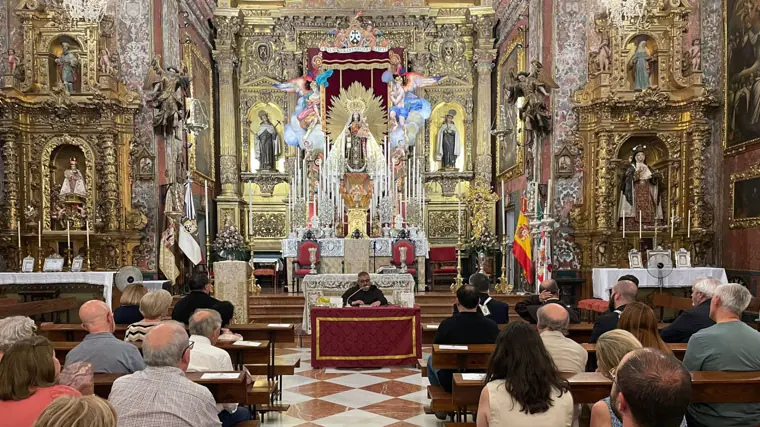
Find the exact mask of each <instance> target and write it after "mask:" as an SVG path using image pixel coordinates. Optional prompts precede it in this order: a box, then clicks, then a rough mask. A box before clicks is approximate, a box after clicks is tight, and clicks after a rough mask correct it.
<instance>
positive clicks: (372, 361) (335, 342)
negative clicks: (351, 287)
mask: <svg viewBox="0 0 760 427" xmlns="http://www.w3.org/2000/svg"><path fill="white" fill-rule="evenodd" d="M311 332H312V337H311V366H312V367H314V368H324V367H346V368H356V367H369V366H397V365H414V364H416V363H417V359H419V358H421V357H422V324H421V323H420V308H419V306H416V305H415V306H414V308H402V307H395V306H387V307H346V308H327V307H314V308H313V309H312V310H311Z"/></svg>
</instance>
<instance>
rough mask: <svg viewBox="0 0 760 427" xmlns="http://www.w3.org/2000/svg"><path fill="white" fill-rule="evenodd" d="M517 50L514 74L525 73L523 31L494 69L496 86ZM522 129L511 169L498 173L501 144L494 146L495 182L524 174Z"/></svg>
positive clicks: (499, 90)
mask: <svg viewBox="0 0 760 427" xmlns="http://www.w3.org/2000/svg"><path fill="white" fill-rule="evenodd" d="M515 50H517V70H515V71H516V72H520V71H525V70H527V63H526V55H525V31H517V35H516V36H515V37H514V38H513V39H512V41H510V42H509V44H508V45H507V48H506V49H505V50H504V53H503V54H502V55H501V57H500V58H499V62H498V65H497V68H496V82H497V85H500V84H501V81H502V80H501V79H502V77H503V74H504V73H505V72H506V70H504V69H503V68H504V63H505V62H507V59H509V57H510V56H512V53H514V52H515ZM503 92H504V91H503V88H502V87H500V86H499V87H497V89H496V109H497V111H496V115H497V117H498V114H500V113H499V111H498V110H499V109H500V108H501V105H502V103H503V102H505V101H506V100H504V99H503V96H504V95H503ZM517 120H518V122H522V121H521V120H520V119H519V118H518V119H517ZM521 128H522V129H523V131H522V132H520V134H519V135H517V142H518V144H517V147H516V150H517V153H516V154H515V157H516V161H515V165H514V166H512V167H511V168H509V169H507V170H505V171H503V172H500V171H501V144H499V143H497V144H496V173H495V175H496V179H497V180H504V181H509V180H512V179H514V178H517V177H519V176H521V175H523V174H524V173H525V148H524V147H523V146H522V144H523V143H525V127H524V125H523V126H522V127H521Z"/></svg>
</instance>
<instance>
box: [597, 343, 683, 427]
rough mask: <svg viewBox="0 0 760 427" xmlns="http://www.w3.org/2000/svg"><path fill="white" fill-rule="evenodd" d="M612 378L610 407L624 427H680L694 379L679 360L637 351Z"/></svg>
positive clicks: (626, 357)
mask: <svg viewBox="0 0 760 427" xmlns="http://www.w3.org/2000/svg"><path fill="white" fill-rule="evenodd" d="M611 374H612V390H611V392H610V406H611V407H612V410H613V411H614V412H615V415H617V417H618V419H619V420H621V421H622V425H623V426H624V427H655V426H656V427H679V426H682V425H686V423H685V421H684V414H685V413H686V408H687V407H688V406H689V400H690V399H691V375H690V374H689V371H687V370H686V367H684V365H683V364H682V363H681V362H679V361H678V359H676V358H675V357H673V356H672V355H669V354H665V353H663V352H662V351H660V350H656V349H653V348H642V349H639V350H634V351H632V352H630V353H628V354H627V355H625V357H623V360H621V361H620V364H619V365H618V367H617V369H616V370H615V371H613V372H611Z"/></svg>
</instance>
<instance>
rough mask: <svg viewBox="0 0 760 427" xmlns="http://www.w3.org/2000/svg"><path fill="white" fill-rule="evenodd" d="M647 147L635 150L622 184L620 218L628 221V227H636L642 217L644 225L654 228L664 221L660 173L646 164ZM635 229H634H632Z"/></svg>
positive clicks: (638, 147) (639, 147)
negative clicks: (645, 152)
mask: <svg viewBox="0 0 760 427" xmlns="http://www.w3.org/2000/svg"><path fill="white" fill-rule="evenodd" d="M644 149H646V147H645V146H644V147H642V146H636V147H635V148H634V149H633V158H632V159H631V164H630V165H628V167H627V168H626V170H625V173H624V174H623V179H622V182H621V183H620V193H621V194H620V210H619V218H620V219H622V220H623V221H626V220H627V221H628V223H626V226H629V227H631V226H632V227H635V226H636V225H637V223H638V221H639V216H640V217H641V223H642V225H648V226H654V225H655V223H656V221H658V220H662V218H663V216H662V200H661V199H660V190H659V183H660V173H659V172H657V171H653V170H652V169H650V168H649V166H648V165H647V164H646V154H644ZM631 229H633V228H631Z"/></svg>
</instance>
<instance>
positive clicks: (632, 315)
mask: <svg viewBox="0 0 760 427" xmlns="http://www.w3.org/2000/svg"><path fill="white" fill-rule="evenodd" d="M657 325H658V323H657V316H655V315H654V311H652V309H651V308H649V306H648V305H646V304H644V303H643V302H638V301H636V302H632V303H630V304H628V305H627V306H626V307H625V311H623V313H622V314H621V315H620V321H619V322H618V329H623V330H625V331H628V332H630V333H631V334H633V336H634V337H636V339H637V340H639V342H640V343H641V345H642V346H644V347H650V348H656V349H658V350H660V351H662V352H663V353H668V354H673V351H671V350H670V347H668V345H667V344H665V341H663V340H662V338H660V332H659V331H658V330H657Z"/></svg>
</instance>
